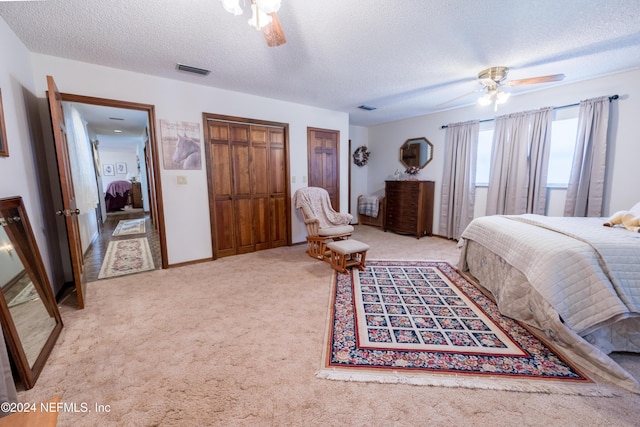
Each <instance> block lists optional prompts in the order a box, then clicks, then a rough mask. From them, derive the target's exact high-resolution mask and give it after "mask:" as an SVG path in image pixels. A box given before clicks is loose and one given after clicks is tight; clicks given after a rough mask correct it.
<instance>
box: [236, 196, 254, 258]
mask: <svg viewBox="0 0 640 427" xmlns="http://www.w3.org/2000/svg"><path fill="white" fill-rule="evenodd" d="M235 216H236V218H235V220H236V228H237V233H236V245H237V248H238V253H239V254H246V253H248V252H254V251H255V244H254V239H253V226H252V217H253V215H252V206H251V199H250V198H246V199H236V202H235Z"/></svg>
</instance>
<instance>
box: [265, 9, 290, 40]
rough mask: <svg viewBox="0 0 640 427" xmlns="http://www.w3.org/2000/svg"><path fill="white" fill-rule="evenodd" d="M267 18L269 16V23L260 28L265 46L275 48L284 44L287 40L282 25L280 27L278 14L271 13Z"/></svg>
mask: <svg viewBox="0 0 640 427" xmlns="http://www.w3.org/2000/svg"><path fill="white" fill-rule="evenodd" d="M269 16H271V23H270V24H269V25H266V26H264V27H262V34H263V35H264V39H265V40H266V42H267V46H270V47H275V46H280V45H283V44H285V43H286V42H287V39H286V37H285V36H284V31H283V30H282V25H280V19H279V18H278V14H277V13H276V12H272V13H270V14H269Z"/></svg>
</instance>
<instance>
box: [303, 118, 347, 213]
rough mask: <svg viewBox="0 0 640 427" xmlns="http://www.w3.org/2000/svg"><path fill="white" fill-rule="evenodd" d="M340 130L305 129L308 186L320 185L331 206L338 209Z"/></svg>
mask: <svg viewBox="0 0 640 427" xmlns="http://www.w3.org/2000/svg"><path fill="white" fill-rule="evenodd" d="M339 141H340V132H339V131H336V130H326V129H315V128H308V129H307V145H308V148H309V151H308V152H309V172H308V175H309V184H308V185H309V187H321V188H324V189H325V190H327V192H328V193H329V199H331V206H332V207H333V209H334V210H336V211H340V159H339V153H340V142H339Z"/></svg>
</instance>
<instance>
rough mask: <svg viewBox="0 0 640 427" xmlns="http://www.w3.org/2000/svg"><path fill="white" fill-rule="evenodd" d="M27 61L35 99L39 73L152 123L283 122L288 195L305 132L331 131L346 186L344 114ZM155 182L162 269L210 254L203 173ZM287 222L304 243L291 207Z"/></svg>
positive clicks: (88, 67)
mask: <svg viewBox="0 0 640 427" xmlns="http://www.w3.org/2000/svg"><path fill="white" fill-rule="evenodd" d="M32 60H33V76H34V82H35V84H36V86H37V88H36V94H37V95H38V96H41V97H44V94H45V91H46V76H47V75H51V76H53V77H54V79H55V81H56V83H57V86H58V89H59V90H60V91H62V92H66V93H73V94H77V95H85V96H95V97H100V98H110V99H118V100H124V101H131V102H140V103H144V104H152V105H154V106H155V113H156V119H157V120H160V119H166V120H180V121H188V122H197V123H200V124H201V132H202V113H203V112H207V113H213V114H224V115H230V116H237V117H248V118H254V119H262V120H269V121H275V122H283V123H288V124H289V138H290V139H289V150H290V157H289V162H290V173H291V179H292V184H291V194H293V192H294V191H295V190H296V189H298V188H299V187H304V186H306V174H307V127H316V128H325V129H332V130H338V131H340V138H341V140H340V151H341V152H340V155H341V159H343V160H342V161H341V162H340V166H341V168H340V177H341V183H340V185H341V188H343V189H346V188H347V183H348V173H347V170H348V166H349V165H348V163H347V161H346V159H347V158H348V154H349V153H348V135H349V117H348V115H347V114H346V113H341V112H335V111H329V110H324V109H320V108H315V107H309V106H305V105H300V104H293V103H290V102H284V101H277V100H273V99H268V98H262V97H257V96H252V95H247V94H242V93H237V92H230V91H225V90H220V89H215V88H210V87H204V86H200V85H194V84H189V83H182V82H178V81H175V80H169V79H164V78H159V77H153V76H148V75H143V74H138V73H132V72H128V71H123V70H118V69H113V68H107V67H101V66H97V65H93V64H87V63H82V62H77V61H70V60H67V59H63V58H57V57H52V56H47V55H41V54H32ZM176 73H178V71H176ZM156 129H158V131H159V123H156ZM201 136H202V133H201ZM202 137H203V136H202ZM156 138H157V139H158V141H159V140H160V135H156ZM203 139H204V138H203ZM203 157H204V147H203ZM161 168H162V165H161ZM178 175H182V176H186V177H187V185H178V183H177V176H178ZM160 178H161V181H162V193H163V201H164V215H165V218H164V219H165V225H166V238H167V252H168V262H169V264H176V263H181V262H188V261H193V260H199V259H203V258H208V257H211V256H212V250H211V232H210V226H209V204H208V193H207V180H206V169H204V168H203V169H202V170H200V171H186V170H179V171H178V170H164V169H161V171H160ZM294 180H295V183H293V181H294ZM347 202H348V201H347V192H346V191H343V192H342V195H341V199H340V205H341V206H345V207H346V206H347V204H348V203H347ZM345 210H346V209H345ZM292 223H293V224H292V229H293V230H292V233H293V242H294V243H295V242H301V241H304V238H305V236H306V231H305V228H304V224H303V223H302V220H301V217H300V215H299V214H298V212H296V211H295V209H294V208H293V206H292Z"/></svg>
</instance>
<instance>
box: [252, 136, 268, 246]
mask: <svg viewBox="0 0 640 427" xmlns="http://www.w3.org/2000/svg"><path fill="white" fill-rule="evenodd" d="M266 135H267V130H266V128H259V129H257V131H254V129H253V127H252V131H251V138H252V139H251V170H252V173H253V178H252V184H253V185H252V191H251V199H252V201H253V215H254V216H253V234H254V237H255V244H256V250H258V251H259V250H262V249H269V248H270V247H271V236H270V230H269V228H270V227H269V225H270V221H271V218H270V214H269V151H268V150H267V142H266ZM254 137H255V138H256V139H255V140H254V139H253V138H254Z"/></svg>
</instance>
